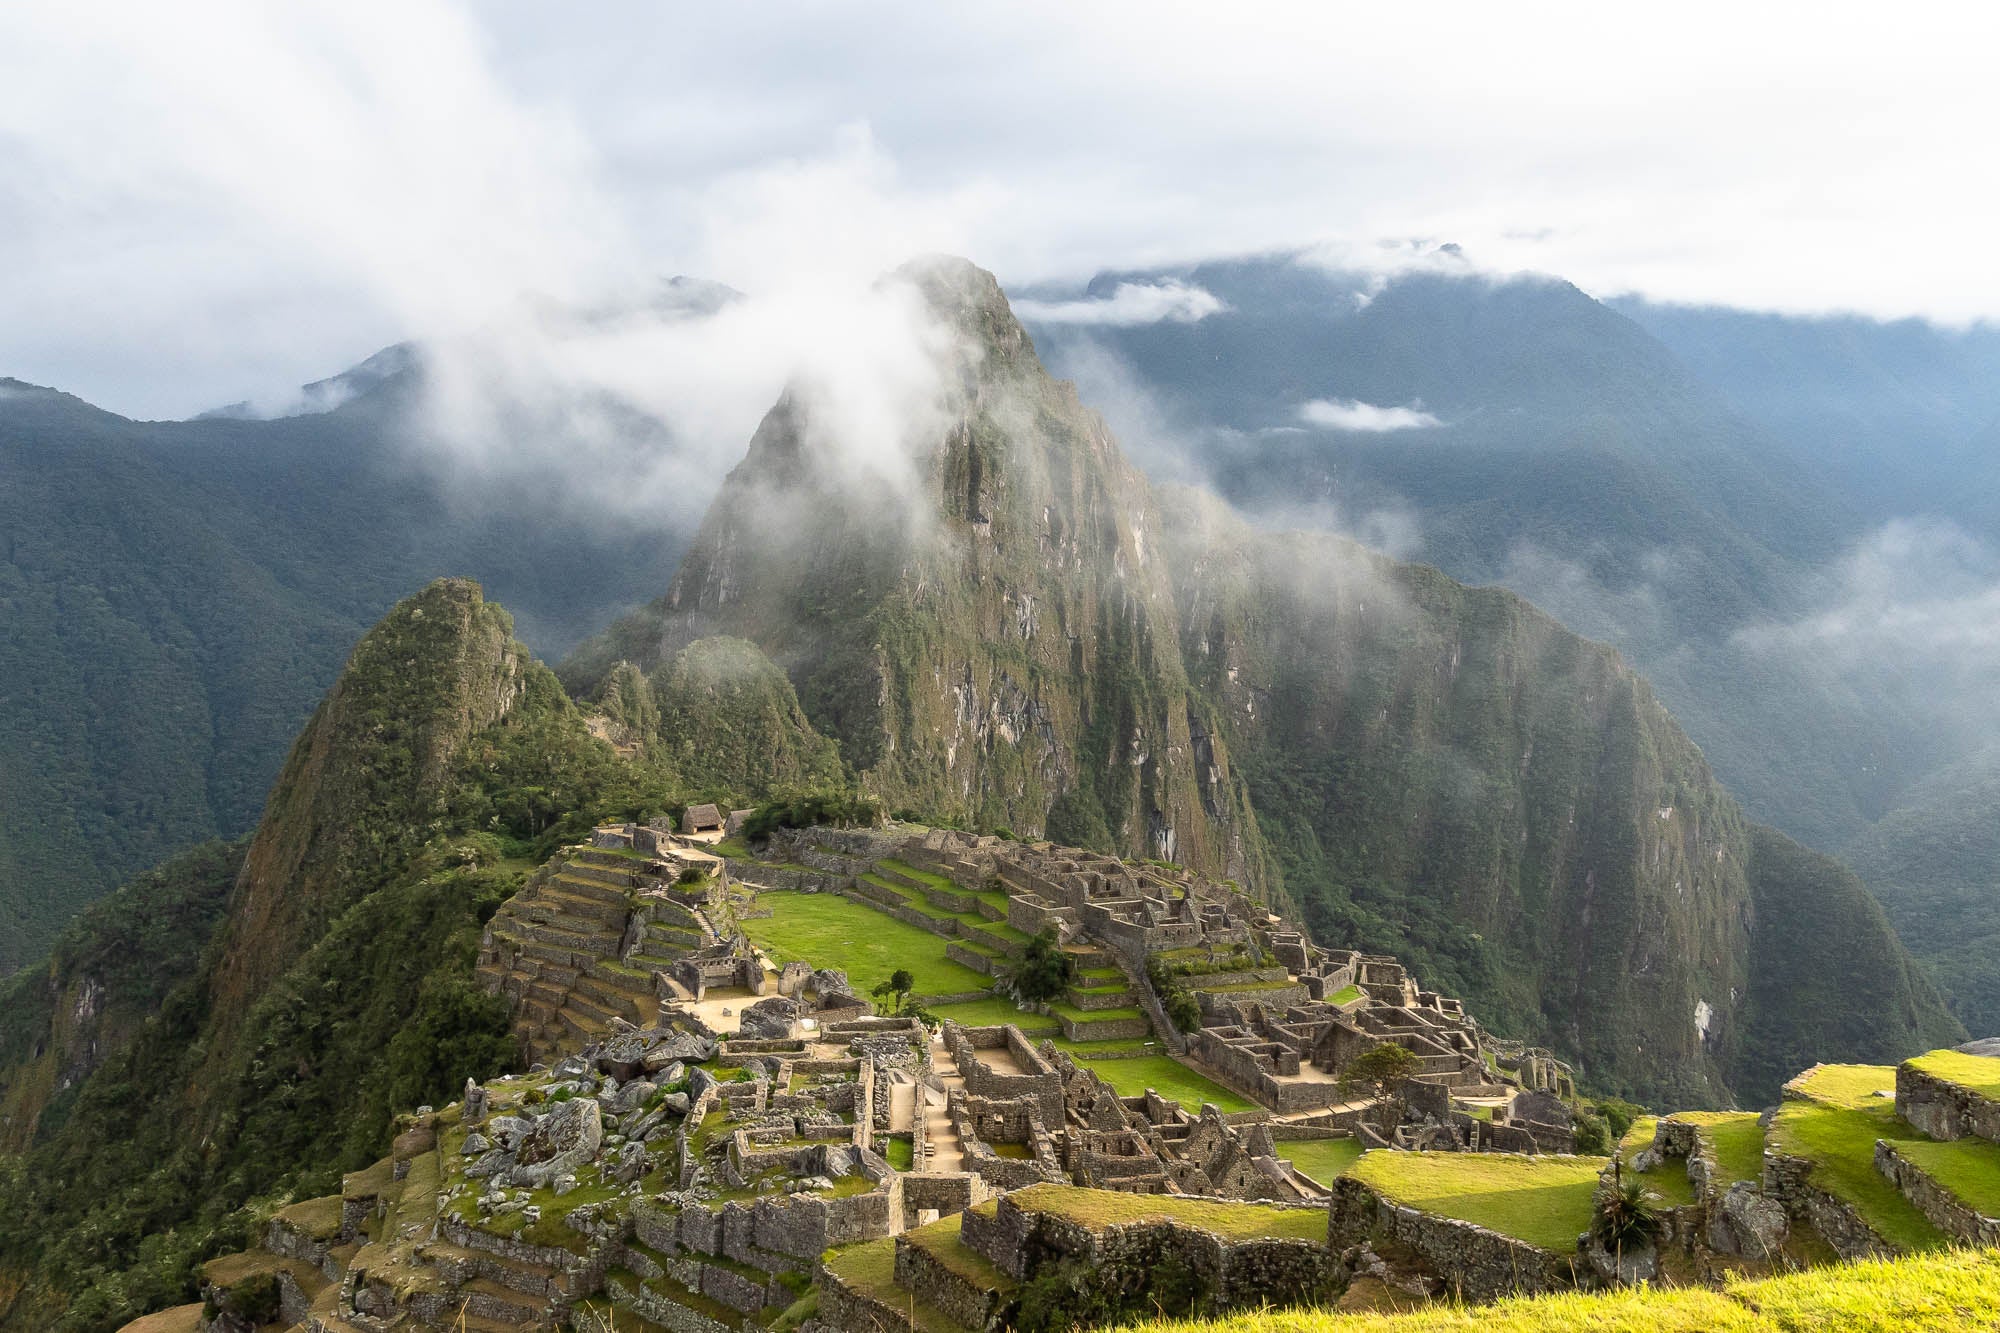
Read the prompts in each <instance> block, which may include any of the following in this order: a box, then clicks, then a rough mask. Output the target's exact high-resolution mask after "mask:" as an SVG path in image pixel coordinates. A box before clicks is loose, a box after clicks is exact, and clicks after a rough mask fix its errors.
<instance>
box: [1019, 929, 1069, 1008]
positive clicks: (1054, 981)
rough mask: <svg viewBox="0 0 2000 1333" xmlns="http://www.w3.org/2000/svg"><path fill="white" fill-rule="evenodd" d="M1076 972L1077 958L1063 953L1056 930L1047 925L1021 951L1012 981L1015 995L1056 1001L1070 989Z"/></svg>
mask: <svg viewBox="0 0 2000 1333" xmlns="http://www.w3.org/2000/svg"><path fill="white" fill-rule="evenodd" d="M1075 973H1076V959H1075V958H1074V957H1072V956H1071V955H1069V954H1066V953H1064V952H1063V949H1062V945H1061V943H1060V942H1058V940H1057V938H1056V932H1055V927H1053V926H1045V927H1043V929H1042V931H1041V933H1040V934H1038V935H1036V936H1035V937H1034V938H1033V939H1031V940H1029V941H1028V945H1027V947H1026V948H1025V949H1023V950H1022V951H1021V961H1020V962H1019V963H1018V964H1016V965H1015V967H1014V973H1013V976H1012V978H1011V980H1012V981H1013V983H1014V993H1015V994H1016V995H1019V996H1020V997H1021V998H1022V999H1024V1000H1053V999H1055V998H1056V997H1057V996H1058V995H1061V994H1062V993H1063V992H1064V991H1065V990H1067V989H1068V988H1069V982H1070V978H1071V977H1072V976H1074V975H1075Z"/></svg>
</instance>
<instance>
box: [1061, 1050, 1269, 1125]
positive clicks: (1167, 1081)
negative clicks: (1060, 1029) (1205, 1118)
mask: <svg viewBox="0 0 2000 1333" xmlns="http://www.w3.org/2000/svg"><path fill="white" fill-rule="evenodd" d="M1090 1069H1091V1072H1092V1073H1094V1074H1096V1075H1097V1076H1098V1077H1099V1078H1101V1079H1103V1080H1104V1081H1105V1082H1106V1083H1109V1084H1110V1085H1111V1086H1112V1087H1114V1088H1116V1089H1118V1095H1119V1096H1120V1097H1140V1096H1143V1095H1145V1091H1146V1089H1147V1088H1151V1089H1152V1090H1153V1091H1155V1092H1157V1093H1159V1094H1160V1095H1161V1096H1162V1097H1170V1098H1172V1099H1173V1100H1175V1101H1177V1102H1179V1103H1180V1104H1181V1105H1182V1106H1185V1107H1186V1108H1187V1109H1188V1110H1190V1111H1199V1110H1201V1104H1202V1103H1203V1102H1214V1103H1215V1106H1216V1109H1217V1110H1219V1111H1221V1112H1222V1113H1223V1114H1225V1115H1228V1114H1232V1113H1234V1112H1237V1111H1254V1110H1256V1109H1257V1103H1255V1102H1253V1101H1251V1100H1249V1099H1248V1098H1247V1097H1241V1096H1238V1095H1237V1094H1236V1093H1233V1092H1231V1091H1230V1090H1229V1089H1228V1088H1225V1087H1223V1086H1222V1085H1221V1084H1220V1083H1217V1082H1215V1081H1214V1080H1212V1079H1207V1078H1203V1077H1202V1076H1201V1075H1200V1074H1197V1073H1195V1072H1194V1070H1192V1069H1189V1068H1188V1067H1187V1066H1186V1065H1184V1064H1182V1063H1181V1062H1180V1061H1178V1060H1176V1059H1174V1058H1173V1057H1172V1056H1170V1055H1140V1056H1135V1057H1133V1058H1132V1059H1129V1060H1093V1061H1091V1064H1090Z"/></svg>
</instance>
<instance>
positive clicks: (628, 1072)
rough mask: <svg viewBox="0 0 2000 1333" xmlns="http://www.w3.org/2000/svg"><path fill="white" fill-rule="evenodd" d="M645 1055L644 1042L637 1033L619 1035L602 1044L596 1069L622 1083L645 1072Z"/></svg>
mask: <svg viewBox="0 0 2000 1333" xmlns="http://www.w3.org/2000/svg"><path fill="white" fill-rule="evenodd" d="M647 1054H648V1052H647V1050H646V1042H645V1040H644V1039H643V1038H642V1037H640V1036H639V1034H638V1033H636V1032H625V1033H620V1034H619V1035H617V1036H615V1037H613V1038H612V1039H611V1040H610V1041H607V1042H605V1043H604V1050H603V1052H602V1054H600V1055H599V1056H598V1057H597V1067H598V1068H599V1069H601V1070H603V1071H604V1072H605V1073H607V1074H609V1075H611V1077H613V1078H615V1079H617V1080H618V1081H619V1082H620V1083H623V1082H624V1081H625V1080H627V1079H631V1078H637V1077H638V1076H639V1075H640V1074H641V1073H643V1072H645V1068H646V1056H647Z"/></svg>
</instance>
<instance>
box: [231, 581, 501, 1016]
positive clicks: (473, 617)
mask: <svg viewBox="0 0 2000 1333" xmlns="http://www.w3.org/2000/svg"><path fill="white" fill-rule="evenodd" d="M530 662H531V659H530V657H529V655H528V652H527V650H526V649H525V648H523V647H522V646H521V645H520V644H519V643H517V642H515V641H514V638H513V620H512V618H511V617H510V616H508V614H507V613H506V612H505V611H504V610H502V609H501V608H499V607H498V606H494V605H491V604H489V603H487V602H486V601H485V600H484V598H483V597H482V596H481V595H480V590H479V585H478V584H476V583H472V582H470V581H468V580H464V579H440V580H438V581H437V582H435V583H432V584H431V585H430V586H429V587H427V588H425V589H424V590H423V591H422V592H420V593H418V594H417V595H416V596H414V597H411V598H409V599H408V600H406V601H404V602H402V603H400V604H398V605H397V607H396V608H395V609H394V610H393V611H391V612H390V613H389V615H388V616H387V617H386V618H384V619H383V621H382V622H381V623H380V624H378V625H377V626H376V627H375V628H374V629H372V630H370V631H369V632H368V634H367V635H366V636H364V637H363V638H362V640H361V642H360V643H359V644H358V645H357V646H356V647H355V649H354V654H353V656H352V657H351V658H349V660H348V663H347V667H346V669H345V670H344V671H343V672H342V673H341V676H340V679H339V680H338V681H336V682H335V683H334V686H333V688H332V690H330V691H329V692H328V693H327V696H326V699H325V700H324V701H323V702H322V703H321V704H320V706H319V708H318V710H317V711H315V712H314V714H313V718H312V721H311V722H310V723H308V724H307V726H306V729H305V731H304V733H303V734H302V735H301V736H300V737H299V739H298V741H297V742H296V743H295V744H294V745H293V746H292V752H291V755H290V757H289V758H288V759H287V760H286V761H285V767H284V771H283V772H282V773H281V774H280V775H279V777H278V781H277V784H276V786H275V787H273V788H272V791H271V798H270V801H269V803H268V804H267V806H266V807H265V812H264V819H263V821H262V822H261V823H260V824H259V825H258V827H257V832H256V835H255V836H254V837H253V838H252V839H251V842H250V849H249V852H248V854H247V856H246V857H245V860H244V865H243V871H242V874H241V875H239V876H238V878H237V881H236V887H235V890H234V892H233V893H232V895H231V898H230V904H229V914H228V918H227V921H226V923H225V925H224V929H223V932H222V936H221V939H220V943H219V950H220V951H219V953H218V956H217V960H216V966H215V968H214V970H213V972H212V973H211V975H210V978H209V1003H210V1007H211V1013H212V1015H213V1023H214V1029H215V1035H216V1038H217V1040H216V1042H215V1049H216V1050H217V1051H218V1053H219V1052H220V1051H221V1050H223V1049H226V1047H227V1044H228V1041H229V1038H230V1036H231V1034H233V1033H234V1031H235V1030H236V1028H237V1027H238V1025H239V1024H240V1023H241V1021H242V1018H243V1016H244V1014H245V1013H246V1012H247V1011H248V1009H249V1007H250V1005H251V1004H252V1003H254V1002H255V1000H256V999H257V997H258V996H259V995H261V994H262V993H263V992H264V990H265V989H266V988H267V987H268V986H269V985H270V983H271V980H272V979H273V978H274V977H276V976H278V975H279V974H280V973H282V972H283V971H284V970H285V969H286V968H287V967H288V966H289V965H290V964H291V963H292V962H293V961H294V960H295V959H296V958H297V957H298V955H299V953H300V952H301V950H302V949H303V948H304V947H305V946H306V945H308V944H309V943H310V942H311V941H312V940H313V939H315V938H317V936H318V935H319V933H320V932H321V931H323V930H324V928H325V926H326V924H327V923H328V922H330V921H332V920H333V919H334V918H335V917H337V916H338V915H339V914H340V913H341V912H342V911H343V910H345V909H346V908H347V907H348V906H349V905H350V904H352V903H354V902H355V901H357V900H359V899H360V898H361V897H363V896H365V895H366V894H367V893H368V892H370V891H371V890H373V889H375V888H378V887H380V886H381V884H382V883H383V882H385V880H386V878H387V877H389V876H391V875H393V874H394V873H395V872H396V871H397V870H399V869H400V868H401V865H402V862H403V861H404V860H405V859H406V858H407V857H408V855H409V854H411V853H412V852H414V851H415V849H416V848H417V847H419V846H421V845H422V843H423V842H424V840H425V839H426V838H428V837H429V836H430V834H431V832H432V831H433V825H434V822H435V821H436V820H437V818H438V816H440V815H441V814H442V813H443V801H444V799H445V797H446V795H447V779H448V778H449V777H450V776H451V774H452V770H453V767H454V765H455V764H456V763H457V760H458V757H459V755H460V753H461V751H462V750H463V748H464V746H465V744H466V742H467V741H468V740H469V739H470V738H471V737H472V736H473V735H474V734H475V733H477V732H479V731H481V730H483V729H485V728H487V727H489V726H492V725H493V724H495V723H497V722H499V721H500V720H502V719H503V718H505V717H506V716H507V715H508V713H509V711H510V710H511V709H512V708H513V707H514V706H515V704H516V703H517V702H518V701H519V700H520V699H521V698H522V696H523V693H524V690H523V684H524V676H525V674H526V671H527V669H528V667H529V665H530Z"/></svg>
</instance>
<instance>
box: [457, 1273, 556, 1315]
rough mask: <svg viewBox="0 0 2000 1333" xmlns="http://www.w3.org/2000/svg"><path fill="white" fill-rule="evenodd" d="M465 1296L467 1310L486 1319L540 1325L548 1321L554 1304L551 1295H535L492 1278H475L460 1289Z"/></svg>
mask: <svg viewBox="0 0 2000 1333" xmlns="http://www.w3.org/2000/svg"><path fill="white" fill-rule="evenodd" d="M459 1291H460V1292H461V1293H462V1294H463V1295H464V1297H465V1312H466V1313H467V1314H469V1315H477V1316H479V1317H480V1318H482V1319H495V1320H500V1321H503V1322H511V1323H513V1324H539V1323H544V1322H546V1321H547V1320H548V1318H549V1315H550V1311H551V1309H552V1306H553V1303H552V1302H551V1301H550V1299H549V1297H547V1296H531V1295H529V1294H528V1293H527V1292H523V1291H516V1290H514V1289H513V1288H512V1287H505V1286H502V1285H501V1284H500V1283H498V1282H495V1281H493V1280H492V1279H491V1278H475V1279H473V1280H472V1281H470V1282H468V1283H466V1284H465V1285H464V1286H462V1287H460V1288H459Z"/></svg>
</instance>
